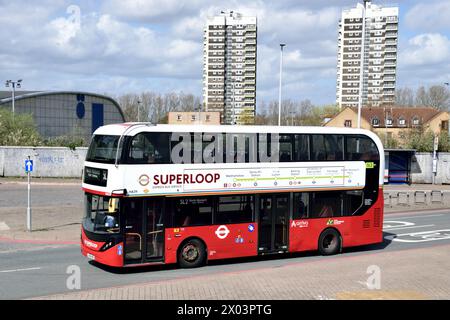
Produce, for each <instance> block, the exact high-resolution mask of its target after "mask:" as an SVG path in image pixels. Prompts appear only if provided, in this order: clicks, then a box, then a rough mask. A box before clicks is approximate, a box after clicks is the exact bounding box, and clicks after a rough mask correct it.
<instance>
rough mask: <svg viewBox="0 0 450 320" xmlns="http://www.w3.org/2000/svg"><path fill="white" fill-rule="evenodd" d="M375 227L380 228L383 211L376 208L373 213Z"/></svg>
mask: <svg viewBox="0 0 450 320" xmlns="http://www.w3.org/2000/svg"><path fill="white" fill-rule="evenodd" d="M373 226H374V227H375V228H379V227H380V226H381V210H380V208H375V209H374V211H373Z"/></svg>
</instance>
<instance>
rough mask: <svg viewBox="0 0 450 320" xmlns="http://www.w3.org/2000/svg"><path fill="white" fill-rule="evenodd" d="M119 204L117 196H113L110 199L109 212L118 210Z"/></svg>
mask: <svg viewBox="0 0 450 320" xmlns="http://www.w3.org/2000/svg"><path fill="white" fill-rule="evenodd" d="M118 205H119V199H117V198H111V199H109V204H108V212H109V213H114V212H116V211H117V207H118Z"/></svg>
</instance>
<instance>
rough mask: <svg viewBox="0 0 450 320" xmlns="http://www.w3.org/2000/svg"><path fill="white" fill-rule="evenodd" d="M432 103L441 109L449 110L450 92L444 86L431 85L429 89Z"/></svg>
mask: <svg viewBox="0 0 450 320" xmlns="http://www.w3.org/2000/svg"><path fill="white" fill-rule="evenodd" d="M428 96H429V102H430V105H431V106H432V107H434V108H437V109H441V110H448V108H449V105H450V92H449V90H448V89H447V88H446V87H444V86H431V87H430V88H429V89H428Z"/></svg>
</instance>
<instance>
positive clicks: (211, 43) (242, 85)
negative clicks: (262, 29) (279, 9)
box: [203, 11, 256, 124]
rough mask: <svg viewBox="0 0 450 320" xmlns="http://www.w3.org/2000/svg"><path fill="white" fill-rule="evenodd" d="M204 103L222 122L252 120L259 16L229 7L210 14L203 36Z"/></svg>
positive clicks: (254, 103) (251, 121) (243, 122)
mask: <svg viewBox="0 0 450 320" xmlns="http://www.w3.org/2000/svg"><path fill="white" fill-rule="evenodd" d="M203 39H204V40H203V104H204V106H205V109H206V110H205V111H219V112H221V115H222V123H225V124H245V123H253V122H254V118H255V111H256V17H247V16H243V15H241V14H240V13H236V12H233V11H230V12H229V13H224V12H222V13H221V14H220V15H218V16H215V17H212V18H209V19H208V21H207V24H206V28H205V30H204V37H203Z"/></svg>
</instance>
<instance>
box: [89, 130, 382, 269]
mask: <svg viewBox="0 0 450 320" xmlns="http://www.w3.org/2000/svg"><path fill="white" fill-rule="evenodd" d="M380 155H381V156H380ZM383 160H384V156H383V147H382V144H381V142H380V140H379V139H378V137H377V136H376V135H375V134H373V133H372V132H370V131H366V130H359V129H349V128H323V127H272V126H213V125H207V126H202V125H199V126H184V125H177V126H169V125H150V124H143V123H125V124H116V125H108V126H104V127H100V128H98V129H97V130H96V131H95V132H94V135H93V138H92V141H91V145H90V147H89V150H88V153H87V157H86V161H85V166H84V173H83V185H82V187H83V190H84V194H85V203H86V209H85V210H86V212H85V215H84V218H83V223H82V238H81V251H82V253H83V255H85V256H87V257H88V258H90V259H93V260H95V261H97V262H99V263H102V264H105V265H109V266H115V267H124V266H137V265H144V264H170V263H178V264H179V265H180V266H181V267H197V266H201V265H204V264H205V263H207V261H209V260H214V259H226V258H236V257H249V256H257V255H266V254H273V253H286V252H299V251H310V250H319V251H320V253H321V254H324V255H331V254H336V253H339V252H340V251H341V250H342V248H346V247H352V246H360V245H366V244H374V243H379V242H381V241H382V224H383V192H382V184H383V172H384V162H383Z"/></svg>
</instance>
